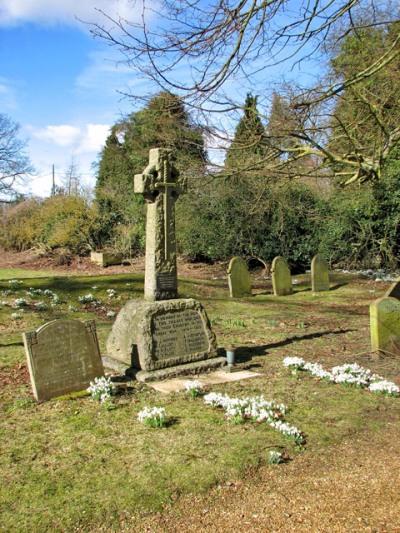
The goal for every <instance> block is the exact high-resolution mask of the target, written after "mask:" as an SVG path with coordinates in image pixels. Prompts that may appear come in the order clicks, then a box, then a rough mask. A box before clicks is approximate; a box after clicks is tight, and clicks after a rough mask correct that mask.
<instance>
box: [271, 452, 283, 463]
mask: <svg viewBox="0 0 400 533" xmlns="http://www.w3.org/2000/svg"><path fill="white" fill-rule="evenodd" d="M268 463H269V464H270V465H279V464H280V463H283V455H282V454H281V452H277V451H276V450H271V451H270V452H269V455H268Z"/></svg>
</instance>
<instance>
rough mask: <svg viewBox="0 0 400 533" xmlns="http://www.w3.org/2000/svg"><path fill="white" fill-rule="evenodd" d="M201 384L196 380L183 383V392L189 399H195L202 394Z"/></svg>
mask: <svg viewBox="0 0 400 533" xmlns="http://www.w3.org/2000/svg"><path fill="white" fill-rule="evenodd" d="M203 389H204V387H203V384H202V383H201V382H200V381H198V380H197V379H193V380H188V381H185V390H186V392H187V393H188V394H189V396H190V397H191V398H197V397H198V396H200V394H201V393H202V392H203Z"/></svg>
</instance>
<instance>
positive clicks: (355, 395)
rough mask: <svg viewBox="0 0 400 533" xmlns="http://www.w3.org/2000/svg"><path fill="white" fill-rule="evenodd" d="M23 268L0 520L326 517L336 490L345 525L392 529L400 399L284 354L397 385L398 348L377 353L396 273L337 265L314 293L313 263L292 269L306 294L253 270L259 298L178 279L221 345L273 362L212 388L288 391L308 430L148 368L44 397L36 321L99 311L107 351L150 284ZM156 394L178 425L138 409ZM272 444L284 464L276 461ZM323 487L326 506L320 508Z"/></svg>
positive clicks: (296, 520) (8, 281) (6, 349)
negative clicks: (158, 383)
mask: <svg viewBox="0 0 400 533" xmlns="http://www.w3.org/2000/svg"><path fill="white" fill-rule="evenodd" d="M17 273H18V277H16V276H14V275H13V274H14V272H13V271H12V269H9V270H3V271H0V279H1V281H0V292H1V308H0V323H1V336H0V348H1V350H0V351H1V357H0V380H1V388H0V402H1V417H0V432H1V443H2V446H1V454H0V465H1V466H0V470H1V482H0V495H1V496H0V502H1V510H2V523H1V529H2V530H4V531H25V530H30V531H50V530H53V531H54V530H69V531H71V530H78V531H94V530H96V531H100V530H102V531H105V530H127V531H129V530H135V531H142V530H145V528H146V527H147V528H149V529H148V530H150V531H152V530H155V531H174V530H176V528H178V527H180V528H183V530H185V529H186V530H191V531H201V530H202V529H203V530H204V528H207V527H209V528H212V527H214V528H217V527H220V528H221V529H218V530H224V527H228V524H230V523H232V527H233V524H235V525H236V530H238V531H245V530H249V528H253V530H255V531H258V530H260V531H261V530H263V528H264V530H265V528H267V527H268V524H269V525H270V526H271V527H272V525H274V527H276V528H278V527H282V528H283V529H282V530H285V529H286V528H290V527H292V528H297V530H299V531H300V530H303V529H302V527H303V526H304V528H306V527H309V526H310V525H311V526H313V527H318V524H319V526H321V525H323V524H324V523H325V522H324V520H327V518H326V517H327V516H328V515H329V509H331V512H333V511H332V508H333V507H335V504H336V505H337V506H338V509H340V513H339V516H338V525H337V530H340V524H342V525H343V524H344V523H345V524H346V527H348V529H352V530H363V531H364V530H370V529H371V530H372V529H373V528H375V529H376V530H388V531H391V530H394V529H393V528H394V527H395V526H396V518H395V514H396V512H395V510H396V508H397V509H398V494H396V493H394V492H393V490H394V487H396V485H397V484H398V469H396V468H397V467H395V465H396V459H395V458H396V457H398V451H399V450H398V442H399V429H398V428H399V421H400V409H399V398H396V397H390V396H386V395H383V394H378V393H373V392H371V391H369V390H368V389H362V388H359V387H356V386H349V385H345V384H334V383H331V382H329V381H327V380H323V379H319V378H318V377H315V376H313V375H312V374H311V373H310V372H307V371H300V370H299V371H297V372H296V371H294V370H293V369H290V368H286V367H285V366H284V365H283V360H284V358H285V357H301V358H303V359H304V360H305V361H307V362H313V363H317V362H318V363H321V364H322V366H323V368H324V369H326V370H330V369H331V368H332V367H334V366H337V365H342V364H344V363H354V362H357V363H359V364H360V365H361V366H363V367H364V368H368V369H370V370H371V371H373V372H376V373H378V374H380V375H381V376H383V377H385V378H386V379H388V380H390V381H393V382H395V383H397V384H399V366H398V358H396V357H395V356H390V355H386V356H385V357H380V358H376V357H374V355H373V354H371V352H370V349H371V348H370V338H369V314H368V313H369V312H368V306H369V304H370V303H371V302H372V301H373V300H375V299H376V298H378V297H380V296H382V295H383V294H384V291H385V290H386V289H387V288H388V286H389V284H388V283H384V282H376V281H374V280H372V279H367V278H365V277H364V278H363V277H361V278H360V277H359V276H355V275H352V274H344V273H341V272H333V273H331V279H330V282H331V290H330V291H329V292H327V291H325V292H319V293H313V292H312V291H311V282H310V275H309V274H304V275H300V276H293V280H294V282H293V294H290V295H287V296H274V295H273V291H272V283H271V280H270V279H263V278H261V277H258V278H256V279H254V276H253V283H252V284H253V288H252V293H253V294H252V296H246V297H244V298H240V299H239V298H238V299H236V298H231V297H230V296H229V290H228V283H227V280H226V279H217V280H213V279H196V278H186V277H185V278H180V280H179V293H180V297H183V298H195V299H197V300H198V301H200V302H201V303H202V304H203V305H204V307H205V309H206V310H207V314H208V316H209V319H210V321H211V326H212V329H213V331H214V333H215V335H216V338H217V344H218V347H219V349H222V348H224V347H227V346H231V347H234V348H235V352H236V359H237V363H236V368H237V369H247V370H250V371H253V372H257V373H259V374H260V375H259V376H257V377H253V378H252V379H247V380H242V381H236V382H231V383H224V384H216V385H213V386H210V387H209V388H208V390H206V391H204V392H205V393H206V394H208V393H210V392H212V393H221V394H225V395H228V396H229V397H230V398H245V397H257V396H260V395H263V396H264V398H265V399H266V400H271V401H272V400H273V401H275V402H278V404H281V403H282V404H284V405H285V406H286V407H287V412H286V413H285V415H284V418H283V420H284V421H285V422H287V423H288V424H290V425H292V426H295V427H296V428H298V429H299V431H301V433H302V439H301V440H298V441H297V443H296V439H294V438H291V437H290V436H286V435H285V434H284V433H282V432H280V431H278V430H277V429H274V428H273V427H272V426H271V425H270V424H267V423H266V422H265V421H264V422H255V421H251V420H246V421H245V422H243V423H234V422H235V420H232V419H228V418H226V416H224V411H223V410H222V409H221V408H216V407H213V406H212V405H209V404H206V403H205V402H204V397H203V396H202V395H200V396H198V397H195V398H192V397H191V395H190V394H188V393H187V392H186V391H181V392H175V393H170V394H163V393H161V392H157V391H156V390H154V389H153V388H152V387H151V386H150V385H149V384H144V383H140V382H138V381H135V380H133V381H121V382H120V383H116V387H117V393H116V394H115V395H114V396H112V397H111V399H110V401H107V402H104V403H101V402H99V401H97V400H94V399H92V398H91V397H90V395H88V394H87V393H85V392H82V393H73V394H70V395H65V396H63V397H61V398H56V399H52V400H50V401H46V402H42V403H37V402H36V401H35V400H34V398H33V395H32V392H31V386H30V382H29V375H28V371H27V367H26V356H25V353H24V347H23V345H22V336H21V334H22V332H26V331H32V330H35V329H36V328H38V327H39V326H41V325H42V324H44V323H47V322H49V321H51V320H54V319H65V318H69V319H79V320H84V321H87V320H95V322H96V327H97V334H98V338H99V344H100V351H101V353H102V354H103V355H104V354H105V350H106V340H107V337H108V335H109V333H110V331H111V327H112V324H113V322H114V320H115V314H116V313H118V311H119V310H120V309H121V308H122V307H123V306H124V304H125V303H126V302H127V301H128V300H131V299H137V298H142V297H143V291H144V277H143V274H141V273H137V274H135V273H132V274H121V275H102V276H81V277H77V276H69V277H62V276H60V275H55V274H54V273H53V274H51V273H50V275H47V276H46V274H47V273H46V272H37V274H35V273H33V272H27V274H26V276H29V277H24V276H23V272H22V271H18V272H17ZM43 274H45V276H44V277H42V275H43ZM15 280H16V281H15ZM184 379H186V378H184ZM187 379H192V378H191V377H188V378H187ZM145 407H161V408H164V409H165V412H166V416H167V419H166V425H165V427H161V428H152V427H148V426H147V425H145V424H143V423H142V422H141V421H139V420H138V414H139V412H141V411H142V410H143V409H144V408H145ZM271 451H276V452H278V453H280V454H282V458H283V460H284V461H285V462H284V463H283V464H270V463H271V462H273V460H272V461H271V455H270V452H271ZM388 471H389V472H390V476H389V475H388ZM327 479H330V480H332V482H333V483H334V487H335V489H333V488H332V487H331V486H329V483H328V484H326V480H327ZM366 479H368V482H366ZM312 488H313V490H314V496H315V491H317V492H318V497H317V502H318V506H319V507H318V508H319V509H320V510H321V509H322V510H324V509H325V511H326V513H325V515H323V516H321V517H320V518H318V513H316V508H315V505H316V500H315V498H314V500H310V494H311V493H312ZM281 491H284V494H283V495H281V496H280V494H282V492H281ZM335 491H336V493H335ZM249 494H252V498H249ZM268 495H270V497H268ZM299 495H301V497H299ZM193 498H194V499H193ZM336 500H337V501H336ZM244 502H246V503H244ZM165 505H167V508H165V507H164V506H165ZM188 506H190V508H191V509H192V513H187V509H188ZM243 506H244V507H243ZM257 506H258V507H257ZM162 509H164V511H163V513H160V511H161V510H162ZM257 509H258V510H257ZM327 509H328V510H327ZM224 513H225V514H224ZM393 513H394V514H393ZM189 515H190V516H189ZM324 516H325V518H324ZM318 520H319V521H318ZM360 520H362V521H361V522H360ZM236 521H238V522H237V523H236ZM207 524H208V525H207ZM246 524H247V525H246ZM307 524H308V525H307ZM326 527H328V522H326ZM257 528H258V529H257ZM368 528H370V529H368ZM215 530H217V529H215ZM286 530H288V529H286ZM289 530H290V529H289ZM332 530H335V529H332Z"/></svg>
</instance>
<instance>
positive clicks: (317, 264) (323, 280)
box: [311, 254, 329, 292]
mask: <svg viewBox="0 0 400 533" xmlns="http://www.w3.org/2000/svg"><path fill="white" fill-rule="evenodd" d="M311 286H312V291H313V292H321V291H329V265H328V263H327V261H326V260H325V259H324V258H323V257H322V255H320V254H317V255H315V256H314V257H313V259H312V261H311Z"/></svg>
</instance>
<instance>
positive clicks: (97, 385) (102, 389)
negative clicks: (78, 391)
mask: <svg viewBox="0 0 400 533" xmlns="http://www.w3.org/2000/svg"><path fill="white" fill-rule="evenodd" d="M87 391H88V392H89V393H90V395H91V396H92V398H93V399H94V400H99V401H100V402H101V403H104V402H105V401H107V400H109V399H110V398H111V396H112V394H114V392H115V387H114V384H113V383H112V381H111V378H106V377H105V376H102V377H100V378H94V381H91V382H90V386H89V387H88V388H87Z"/></svg>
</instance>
